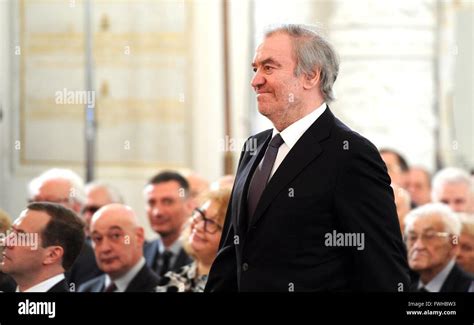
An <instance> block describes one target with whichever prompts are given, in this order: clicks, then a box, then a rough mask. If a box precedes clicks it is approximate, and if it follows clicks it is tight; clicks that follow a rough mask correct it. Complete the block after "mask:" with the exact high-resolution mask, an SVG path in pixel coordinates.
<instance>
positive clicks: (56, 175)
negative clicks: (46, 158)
mask: <svg viewBox="0 0 474 325" xmlns="http://www.w3.org/2000/svg"><path fill="white" fill-rule="evenodd" d="M28 192H29V198H28V199H29V201H30V202H51V203H57V204H60V205H62V206H64V207H66V208H69V209H71V210H73V211H74V212H76V213H77V214H78V215H80V213H81V210H82V207H83V206H84V203H85V201H86V195H85V191H84V182H83V180H82V178H81V177H80V176H79V175H77V174H76V173H75V172H73V171H72V170H70V169H63V168H52V169H49V170H47V171H45V172H43V173H42V174H41V175H39V176H38V177H36V178H34V179H33V180H32V181H31V182H30V183H29V184H28ZM100 274H102V272H101V271H100V270H99V268H98V267H97V263H96V262H95V257H94V251H93V249H92V246H91V245H90V244H89V243H87V242H85V243H84V246H83V248H82V251H81V253H80V255H79V256H78V258H77V259H76V261H75V262H74V264H73V266H72V267H71V269H70V270H69V271H68V272H67V273H66V278H67V280H68V283H70V284H73V286H72V290H74V289H75V288H76V287H77V286H79V285H80V284H82V283H84V282H86V281H87V280H89V279H92V278H94V277H96V276H98V275H100Z"/></svg>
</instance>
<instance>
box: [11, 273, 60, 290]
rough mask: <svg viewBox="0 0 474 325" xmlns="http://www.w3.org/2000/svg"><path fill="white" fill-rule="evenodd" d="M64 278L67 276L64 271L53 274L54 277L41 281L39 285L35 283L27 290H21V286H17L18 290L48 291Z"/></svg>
mask: <svg viewBox="0 0 474 325" xmlns="http://www.w3.org/2000/svg"><path fill="white" fill-rule="evenodd" d="M64 278H65V277H64V273H61V274H58V275H55V276H53V277H52V278H49V279H47V280H44V281H43V282H40V283H38V284H37V285H34V286H32V287H31V288H29V289H26V290H25V291H20V288H19V287H16V292H48V290H49V289H51V288H52V287H54V286H55V285H56V284H58V283H59V282H60V281H62V280H63V279H64Z"/></svg>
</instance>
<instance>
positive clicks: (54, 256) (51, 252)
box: [43, 246, 64, 265]
mask: <svg viewBox="0 0 474 325" xmlns="http://www.w3.org/2000/svg"><path fill="white" fill-rule="evenodd" d="M63 256H64V249H63V248H62V247H61V246H50V247H48V248H46V256H45V258H44V260H43V264H45V265H50V264H56V263H58V262H59V264H62V259H63Z"/></svg>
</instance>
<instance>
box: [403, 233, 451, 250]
mask: <svg viewBox="0 0 474 325" xmlns="http://www.w3.org/2000/svg"><path fill="white" fill-rule="evenodd" d="M450 236H451V234H450V233H449V232H439V231H427V232H424V233H422V234H421V236H420V235H418V234H416V233H409V234H408V235H407V236H406V237H405V242H406V244H407V246H412V245H413V244H414V243H415V242H416V241H417V240H418V238H421V241H422V242H424V243H425V244H432V243H434V242H435V241H436V240H438V239H439V238H448V237H450Z"/></svg>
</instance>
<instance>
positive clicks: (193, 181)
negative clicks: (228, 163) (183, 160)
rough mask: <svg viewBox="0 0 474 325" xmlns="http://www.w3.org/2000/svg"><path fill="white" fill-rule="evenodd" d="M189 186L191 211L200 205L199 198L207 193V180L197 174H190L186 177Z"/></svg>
mask: <svg viewBox="0 0 474 325" xmlns="http://www.w3.org/2000/svg"><path fill="white" fill-rule="evenodd" d="M186 180H187V181H188V184H189V196H190V199H191V200H192V202H193V204H192V205H193V206H192V209H194V208H197V207H198V206H200V205H201V203H202V202H201V199H202V198H201V196H202V195H203V194H204V193H206V192H207V191H209V182H208V180H207V179H205V178H204V177H202V176H201V175H199V174H197V173H194V172H193V173H190V174H189V175H188V176H186Z"/></svg>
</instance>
